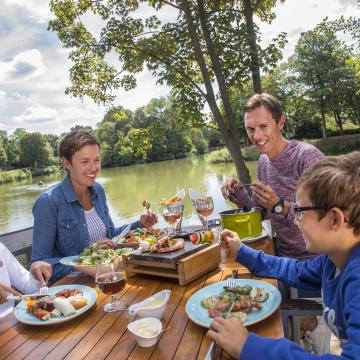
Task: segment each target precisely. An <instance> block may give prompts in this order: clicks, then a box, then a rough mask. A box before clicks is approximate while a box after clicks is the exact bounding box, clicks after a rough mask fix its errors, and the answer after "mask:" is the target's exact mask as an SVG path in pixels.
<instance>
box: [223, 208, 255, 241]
mask: <svg viewBox="0 0 360 360" xmlns="http://www.w3.org/2000/svg"><path fill="white" fill-rule="evenodd" d="M219 215H220V216H221V222H222V228H223V229H229V230H232V231H235V232H236V233H237V234H238V235H239V237H240V239H244V238H249V237H252V238H255V237H258V236H260V235H261V233H262V223H261V209H260V208H246V207H244V208H238V209H233V210H227V211H223V212H221V213H220V214H219Z"/></svg>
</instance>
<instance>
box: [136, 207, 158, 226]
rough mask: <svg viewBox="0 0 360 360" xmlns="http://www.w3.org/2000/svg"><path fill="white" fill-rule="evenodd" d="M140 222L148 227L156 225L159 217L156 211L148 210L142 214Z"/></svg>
mask: <svg viewBox="0 0 360 360" xmlns="http://www.w3.org/2000/svg"><path fill="white" fill-rule="evenodd" d="M140 222H141V225H142V226H143V227H145V228H147V227H150V226H153V225H155V224H156V223H157V222H158V218H157V215H156V214H155V213H154V212H152V211H151V210H148V211H147V212H145V213H144V214H142V215H141V216H140Z"/></svg>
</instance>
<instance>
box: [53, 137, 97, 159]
mask: <svg viewBox="0 0 360 360" xmlns="http://www.w3.org/2000/svg"><path fill="white" fill-rule="evenodd" d="M86 145H97V146H99V148H100V142H99V140H98V139H97V138H96V137H95V136H94V135H92V134H90V133H88V132H86V131H83V130H74V131H70V132H69V133H67V134H66V135H65V136H64V137H63V138H62V139H61V141H60V144H59V155H60V158H63V157H64V158H65V159H67V160H68V161H70V162H71V158H72V156H73V155H74V153H75V152H76V151H78V150H80V149H82V148H83V147H84V146H86Z"/></svg>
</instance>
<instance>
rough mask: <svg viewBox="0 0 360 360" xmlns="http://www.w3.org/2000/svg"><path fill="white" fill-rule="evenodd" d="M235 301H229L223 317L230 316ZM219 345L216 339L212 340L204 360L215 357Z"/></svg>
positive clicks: (210, 359)
mask: <svg viewBox="0 0 360 360" xmlns="http://www.w3.org/2000/svg"><path fill="white" fill-rule="evenodd" d="M234 303H235V301H230V302H229V304H228V305H227V306H226V308H225V311H224V312H223V313H222V314H221V317H222V318H224V319H227V318H228V317H229V315H230V313H231V310H232V308H233V307H234ZM217 345H218V344H217V342H216V341H212V342H211V344H210V346H209V350H208V352H207V354H206V355H205V359H204V360H212V359H214V356H215V352H216V348H217Z"/></svg>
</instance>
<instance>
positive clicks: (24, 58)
mask: <svg viewBox="0 0 360 360" xmlns="http://www.w3.org/2000/svg"><path fill="white" fill-rule="evenodd" d="M45 72H46V66H45V64H44V61H43V57H42V55H41V53H40V51H39V50H37V49H32V50H26V51H23V52H20V53H18V54H17V55H15V56H14V58H13V59H12V60H11V61H7V62H6V61H5V62H0V81H3V82H12V81H23V80H29V79H33V78H36V77H38V76H40V75H44V74H45Z"/></svg>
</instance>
